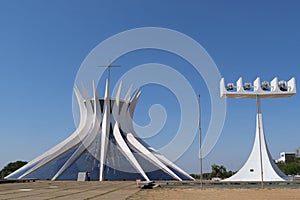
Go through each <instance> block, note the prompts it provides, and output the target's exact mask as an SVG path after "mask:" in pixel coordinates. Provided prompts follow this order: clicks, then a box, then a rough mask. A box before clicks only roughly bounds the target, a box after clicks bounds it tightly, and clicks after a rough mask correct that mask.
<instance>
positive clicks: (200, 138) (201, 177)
mask: <svg viewBox="0 0 300 200" xmlns="http://www.w3.org/2000/svg"><path fill="white" fill-rule="evenodd" d="M198 111H199V120H198V122H199V125H198V128H199V145H200V187H201V188H202V187H203V172H202V161H203V158H202V129H201V106H200V95H198Z"/></svg>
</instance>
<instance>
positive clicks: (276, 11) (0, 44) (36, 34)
mask: <svg viewBox="0 0 300 200" xmlns="http://www.w3.org/2000/svg"><path fill="white" fill-rule="evenodd" d="M299 9H300V3H299V2H298V1H296V0H295V1H263V2H262V1H251V2H250V1H249V2H248V1H238V0H236V1H167V0H166V1H156V0H153V1H138V0H131V1H104V0H103V1H92V0H87V1H83V0H81V1H78V0H69V1H67V0H52V1H41V0H35V1H32V0H26V1H22V0H19V1H17V0H1V1H0V67H1V72H0V91H1V98H0V119H1V120H0V138H1V145H0V152H1V153H0V167H1V168H2V167H3V166H4V165H6V164H7V163H8V162H11V161H15V160H27V161H30V160H31V159H33V158H35V157H36V156H38V155H40V154H41V153H43V152H45V151H46V150H47V149H49V148H51V147H52V146H54V145H55V144H57V143H59V142H60V141H62V140H63V139H65V138H66V137H68V136H69V135H70V134H71V133H72V132H73V131H74V130H75V125H74V122H73V117H72V92H73V91H72V88H73V84H74V80H75V77H76V73H77V71H78V69H79V67H80V65H81V63H82V62H83V60H84V58H85V57H86V56H87V55H88V53H89V52H90V51H91V50H92V49H93V48H94V47H95V46H96V45H98V44H99V43H100V42H101V41H103V40H105V39H107V38H108V37H110V36H112V35H114V34H117V33H119V32H122V31H125V30H128V29H132V28H139V27H148V26H152V27H164V28H169V29H173V30H176V31H179V32H182V33H184V34H186V35H188V36H190V37H191V38H193V39H194V40H196V41H197V42H198V43H200V44H201V45H202V46H203V47H204V48H205V49H206V51H207V52H208V53H209V54H210V56H211V57H212V59H213V60H214V62H215V63H216V65H217V66H218V69H219V71H220V73H221V74H222V76H223V77H225V78H226V80H228V81H236V80H237V79H238V78H239V77H240V76H242V77H243V78H244V79H245V80H248V81H253V80H254V79H255V78H256V77H257V76H260V77H261V78H262V79H264V80H271V79H273V77H275V76H278V77H279V79H285V80H288V79H290V78H291V77H293V76H295V77H296V78H297V81H298V82H299V78H300V59H299V58H300V26H299V24H300V13H299ZM122 61H123V62H122ZM148 62H158V63H164V64H169V65H170V66H172V65H174V67H175V68H176V69H177V70H178V71H180V72H181V73H182V74H184V75H185V76H186V78H187V79H190V80H191V82H192V84H193V88H194V90H195V91H196V92H199V93H201V95H202V99H203V101H202V105H203V109H202V115H203V119H202V124H203V131H204V133H205V132H206V130H207V127H208V124H209V119H210V100H209V94H208V91H207V88H206V86H205V84H204V82H203V80H202V79H201V77H197V76H194V75H193V74H194V73H193V71H192V70H190V69H189V67H190V66H188V64H186V63H184V62H183V61H182V60H180V59H178V58H176V56H173V55H169V54H166V53H161V52H158V51H151V50H149V51H145V52H136V54H133V53H132V56H129V57H128V58H127V59H124V60H122V59H120V60H119V61H118V62H117V64H120V65H122V66H124V67H123V68H122V69H120V70H115V71H113V72H112V73H113V75H114V76H115V77H117V76H121V75H122V73H124V72H126V71H128V70H130V69H131V68H132V67H134V66H135V65H136V64H143V63H148ZM176 63H177V64H176ZM185 64H186V65H187V66H184V65H185ZM179 65H180V66H182V67H181V68H180V66H179ZM112 81H114V80H112ZM197 81H199V84H198V82H197ZM216 84H219V83H216ZM98 88H99V90H103V88H104V86H101V85H99V86H98ZM142 89H143V88H142ZM156 90H157V91H159V90H161V91H160V93H159V94H160V99H166V98H167V99H168V98H169V97H170V96H172V95H170V94H168V92H166V91H165V92H166V93H164V90H162V88H160V87H153V88H151V90H149V91H147V88H146V87H145V88H144V92H143V93H142V96H141V101H140V102H139V104H138V107H137V112H138V113H137V116H140V118H139V119H138V123H141V124H143V123H144V124H147V120H149V119H148V113H147V110H146V109H143V108H149V106H150V105H151V104H153V103H160V102H159V99H154V98H153V99H152V98H150V97H152V96H153V91H154V92H155V91H156ZM149 92H150V93H149ZM151 92H152V93H151ZM164 95H165V96H164ZM149 98H150V100H149ZM143 102H144V104H143ZM162 104H164V103H162ZM172 105H177V104H176V102H175V103H174V104H172ZM175 107H176V106H174V107H172V106H166V109H167V110H168V109H170V110H171V111H172V110H176V108H175ZM262 109H263V113H264V116H263V117H264V123H265V132H266V137H267V142H268V145H269V149H270V151H271V154H272V156H273V158H277V157H278V156H279V152H281V151H294V150H295V148H297V147H300V142H299V141H300V134H299V124H298V122H299V111H300V101H299V94H297V95H295V96H294V97H292V98H287V99H266V100H263V101H262ZM142 116H145V117H144V118H143V117H142ZM170 116H174V118H176V116H177V118H178V114H176V112H175V113H174V115H172V114H170ZM172 120H173V119H171V120H170V121H167V125H166V128H165V129H163V131H162V133H160V134H159V135H158V136H157V137H154V138H151V139H149V140H148V141H147V142H148V143H149V144H151V145H152V146H154V147H156V148H159V147H160V146H163V145H164V142H166V141H167V140H168V139H170V138H172V132H173V131H174V129H175V130H176V128H177V126H178V125H176V119H174V121H172ZM168 122H169V123H168ZM173 122H174V123H173ZM254 131H255V102H254V101H253V100H240V99H229V100H228V101H227V116H226V121H225V126H224V129H223V131H222V135H221V137H220V139H219V141H218V143H217V145H216V146H215V148H214V149H213V151H212V152H211V153H210V154H209V155H208V156H207V157H206V158H205V159H204V170H205V171H208V170H209V169H210V165H211V164H213V163H216V164H222V165H224V166H225V167H227V168H228V169H230V170H238V169H239V168H240V167H241V166H242V164H243V163H244V162H245V161H246V159H247V156H248V155H249V153H250V151H251V148H252V143H253V139H254ZM197 142H198V138H196V140H195V141H194V143H193V145H192V146H191V147H190V148H189V149H188V151H187V152H186V153H185V154H184V155H183V156H182V157H181V158H180V159H179V160H178V161H177V162H176V163H177V164H178V165H179V166H180V167H182V168H183V169H185V170H187V171H188V172H198V171H199V164H198V163H199V159H197V158H198V157H197V153H198V150H199V148H198V144H197Z"/></svg>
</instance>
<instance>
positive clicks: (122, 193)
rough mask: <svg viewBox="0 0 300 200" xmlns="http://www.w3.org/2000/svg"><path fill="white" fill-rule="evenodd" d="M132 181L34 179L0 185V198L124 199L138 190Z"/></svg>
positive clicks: (34, 199)
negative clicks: (34, 180) (32, 180)
mask: <svg viewBox="0 0 300 200" xmlns="http://www.w3.org/2000/svg"><path fill="white" fill-rule="evenodd" d="M138 191H139V188H137V187H136V184H135V182H133V181H113V182H109V181H103V182H99V181H90V182H76V181H36V182H29V183H28V182H27V183H11V184H1V185H0V199H30V200H41V199H59V200H62V199H68V200H70V199H71V200H77V199H80V200H81V199H110V200H112V199H126V198H128V197H130V196H131V195H133V194H134V193H136V192H138Z"/></svg>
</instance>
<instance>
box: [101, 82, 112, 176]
mask: <svg viewBox="0 0 300 200" xmlns="http://www.w3.org/2000/svg"><path fill="white" fill-rule="evenodd" d="M103 106H104V114H103V121H102V134H101V149H100V172H99V181H103V178H104V177H103V171H104V167H105V162H106V152H107V146H108V138H109V134H110V97H109V85H108V80H106V89H105V97H104V105H103Z"/></svg>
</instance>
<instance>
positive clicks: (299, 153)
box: [296, 148, 300, 158]
mask: <svg viewBox="0 0 300 200" xmlns="http://www.w3.org/2000/svg"><path fill="white" fill-rule="evenodd" d="M296 157H297V158H300V148H298V149H296Z"/></svg>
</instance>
